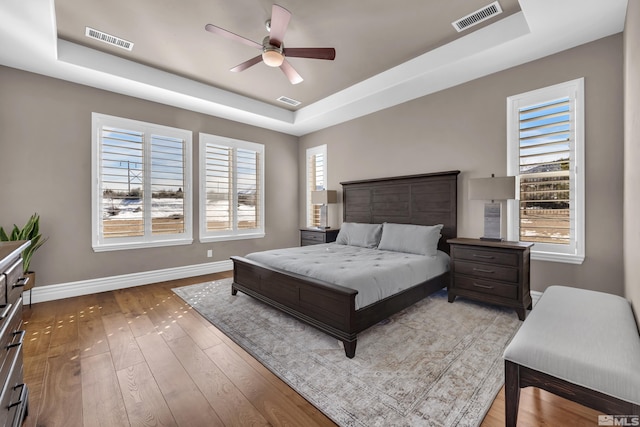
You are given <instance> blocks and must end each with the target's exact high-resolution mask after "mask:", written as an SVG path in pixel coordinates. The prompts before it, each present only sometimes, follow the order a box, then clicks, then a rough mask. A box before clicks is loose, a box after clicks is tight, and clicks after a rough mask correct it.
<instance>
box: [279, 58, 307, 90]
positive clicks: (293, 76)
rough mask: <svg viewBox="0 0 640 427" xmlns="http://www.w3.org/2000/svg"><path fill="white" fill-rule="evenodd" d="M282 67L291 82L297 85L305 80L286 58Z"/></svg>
mask: <svg viewBox="0 0 640 427" xmlns="http://www.w3.org/2000/svg"><path fill="white" fill-rule="evenodd" d="M280 69H281V70H282V72H283V73H284V74H285V75H286V76H287V78H288V79H289V81H290V82H291V84H292V85H297V84H298V83H300V82H302V81H303V80H304V79H303V78H302V77H301V76H300V74H298V72H297V71H296V70H294V69H293V67H292V66H291V64H289V62H287V60H286V59H285V60H284V62H283V63H282V65H281V66H280Z"/></svg>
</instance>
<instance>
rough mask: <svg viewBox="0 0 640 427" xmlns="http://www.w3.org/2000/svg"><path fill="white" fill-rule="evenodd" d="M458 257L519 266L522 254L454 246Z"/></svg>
mask: <svg viewBox="0 0 640 427" xmlns="http://www.w3.org/2000/svg"><path fill="white" fill-rule="evenodd" d="M454 251H455V257H456V259H466V260H469V261H474V262H487V263H491V264H500V265H509V266H512V267H517V266H518V260H519V259H520V255H519V254H518V253H515V252H506V251H504V250H503V251H492V250H487V249H484V248H473V247H463V248H461V247H456V248H454Z"/></svg>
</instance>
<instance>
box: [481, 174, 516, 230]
mask: <svg viewBox="0 0 640 427" xmlns="http://www.w3.org/2000/svg"><path fill="white" fill-rule="evenodd" d="M515 197H516V177H515V176H504V177H498V178H496V177H495V176H494V175H493V174H491V178H474V179H470V180H469V199H471V200H490V202H487V203H485V205H484V236H483V237H481V238H480V239H481V240H489V241H495V242H501V241H502V240H504V239H503V238H502V237H501V236H500V228H501V225H502V204H501V203H500V202H496V200H509V199H515Z"/></svg>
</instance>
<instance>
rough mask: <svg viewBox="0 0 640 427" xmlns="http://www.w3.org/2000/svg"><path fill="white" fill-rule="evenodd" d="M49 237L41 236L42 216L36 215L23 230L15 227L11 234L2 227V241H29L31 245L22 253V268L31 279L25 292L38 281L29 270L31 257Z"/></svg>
mask: <svg viewBox="0 0 640 427" xmlns="http://www.w3.org/2000/svg"><path fill="white" fill-rule="evenodd" d="M47 239H48V237H46V238H43V237H42V234H40V215H38V214H37V213H34V214H33V215H31V218H29V220H28V221H27V223H26V224H25V225H24V227H22V228H18V226H17V225H15V224H14V225H13V230H11V234H9V235H8V234H7V233H6V232H5V231H4V229H3V228H2V227H0V241H1V242H8V241H15V240H29V241H31V244H30V245H29V247H27V248H26V249H25V250H24V251H22V268H23V271H24V274H25V275H26V276H28V277H29V281H28V282H27V285H26V286H25V290H29V289H31V288H32V287H33V285H34V284H35V281H36V274H35V273H34V272H33V271H30V270H29V265H30V264H31V257H32V256H33V253H34V252H35V251H36V250H37V249H38V248H39V247H40V246H42V245H44V242H46V241H47Z"/></svg>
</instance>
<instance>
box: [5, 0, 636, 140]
mask: <svg viewBox="0 0 640 427" xmlns="http://www.w3.org/2000/svg"><path fill="white" fill-rule="evenodd" d="M515 1H516V0H500V4H501V6H502V7H503V9H504V10H505V12H504V13H503V14H502V15H499V16H497V17H494V18H492V19H491V20H489V21H487V22H486V23H484V24H482V25H479V26H477V27H474V28H473V29H472V30H470V31H468V32H465V33H462V34H460V35H459V34H457V33H456V32H455V31H454V30H453V27H452V26H451V22H452V21H453V20H455V19H458V18H461V17H463V16H464V15H466V14H468V13H471V12H474V11H475V10H477V9H479V8H480V7H483V6H485V5H487V4H489V3H491V0H457V1H448V2H446V3H445V4H446V5H447V7H446V8H443V6H442V5H443V2H442V1H438V0H403V1H402V2H388V1H383V0H369V1H367V2H361V3H359V2H344V1H340V0H323V1H322V2H319V1H316V2H309V1H303V0H280V1H278V4H280V5H282V6H284V7H286V8H287V9H289V10H290V11H291V12H292V14H293V16H292V20H291V23H290V25H289V28H288V30H287V33H286V36H285V43H286V45H287V46H288V47H335V48H336V60H335V61H321V60H314V59H301V58H291V59H290V62H291V64H292V65H294V67H295V68H296V69H297V70H298V72H299V73H300V74H301V75H302V76H303V77H304V78H305V81H304V82H302V83H300V84H299V85H295V86H292V85H290V84H289V83H288V81H287V80H286V78H285V77H284V75H282V73H281V72H280V70H278V69H271V68H268V67H266V66H265V65H264V64H257V65H255V66H253V67H251V68H250V69H248V70H246V71H244V72H242V73H230V72H229V71H228V69H229V68H231V67H233V66H235V65H237V64H238V63H240V62H242V61H244V60H246V59H249V58H251V57H253V56H255V55H256V54H257V53H259V52H256V51H255V50H252V48H250V47H247V46H244V45H242V44H239V43H235V42H234V41H231V40H227V39H224V38H221V37H218V36H216V35H213V34H211V33H208V32H206V31H204V25H205V24H206V23H212V24H214V25H218V26H220V27H223V28H225V29H227V30H229V31H232V32H234V33H236V34H240V35H242V36H244V37H247V38H249V39H252V40H255V41H258V42H260V41H261V39H262V37H264V35H266V30H265V29H264V21H265V20H266V19H267V18H268V17H269V15H270V9H271V4H272V2H271V0H269V1H267V0H234V2H233V3H231V2H229V1H225V0H206V1H205V0H188V1H186V0H183V1H180V2H177V1H176V0H137V1H136V2H131V1H129V0H111V1H108V2H105V1H97V0H57V2H56V4H54V1H53V0H28V1H26V0H3V1H2V2H1V3H0V22H1V23H2V25H0V37H2V40H3V43H2V45H0V64H3V65H6V66H9V67H14V68H18V69H23V70H27V71H31V72H35V73H39V74H44V75H49V76H52V77H55V78H60V79H64V80H68V81H72V82H77V83H80V84H85V85H89V86H93V87H97V88H101V89H106V90H110V91H113V92H116V93H122V94H126V95H131V96H136V97H139V98H143V99H148V100H151V101H155V102H160V103H164V104H168V105H174V106H177V107H180V108H185V109H189V110H193V111H198V112H202V113H206V114H211V115H214V116H218V117H223V118H226V119H230V120H235V121H239V122H243V123H247V124H251V125H255V126H259V127H264V128H267V129H273V130H276V131H280V132H285V133H288V134H292V135H304V134H307V133H309V132H313V131H316V130H319V129H323V128H325V127H328V126H332V125H335V124H338V123H341V122H344V121H347V120H351V119H353V118H356V117H360V116H362V115H366V114H369V113H372V112H375V111H378V110H381V109H384V108H388V107H391V106H393V105H396V104H399V103H402V102H406V101H409V100H411V99H414V98H417V97H420V96H424V95H427V94H429V93H433V92H436V91H439V90H442V89H446V88H447V87H451V86H454V85H457V84H460V83H464V82H466V81H469V80H472V79H475V78H478V77H482V76H484V75H487V74H490V73H494V72H497V71H500V70H503V69H506V68H509V67H513V66H515V65H519V64H522V63H525V62H528V61H531V60H534V59H537V58H540V57H543V56H547V55H550V54H553V53H556V52H559V51H562V50H565V49H568V48H571V47H574V46H577V45H580V44H583V43H587V42H590V41H593V40H597V39H599V38H602V37H605V36H608V35H611V34H615V33H618V32H621V31H622V30H623V26H624V17H625V12H626V6H627V0H519V2H518V3H519V4H518V3H516V2H515ZM354 3H355V4H354ZM105 6H109V7H108V8H107V7H105ZM85 26H91V27H93V28H96V29H98V30H101V31H105V32H107V33H111V34H113V35H116V36H119V37H122V38H124V39H127V40H130V41H132V42H134V43H135V46H134V50H133V51H132V52H127V51H120V49H115V48H111V47H109V46H107V45H102V43H99V42H94V41H92V40H90V39H86V38H84V27H85ZM213 54H215V55H216V57H215V60H213V59H212V56H213ZM281 95H284V96H287V97H290V98H293V99H298V100H300V101H303V104H302V105H300V106H299V107H298V108H297V109H295V110H293V109H291V108H290V107H288V106H285V105H284V104H278V103H277V102H274V98H276V97H278V96H281ZM280 105H282V106H280Z"/></svg>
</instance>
